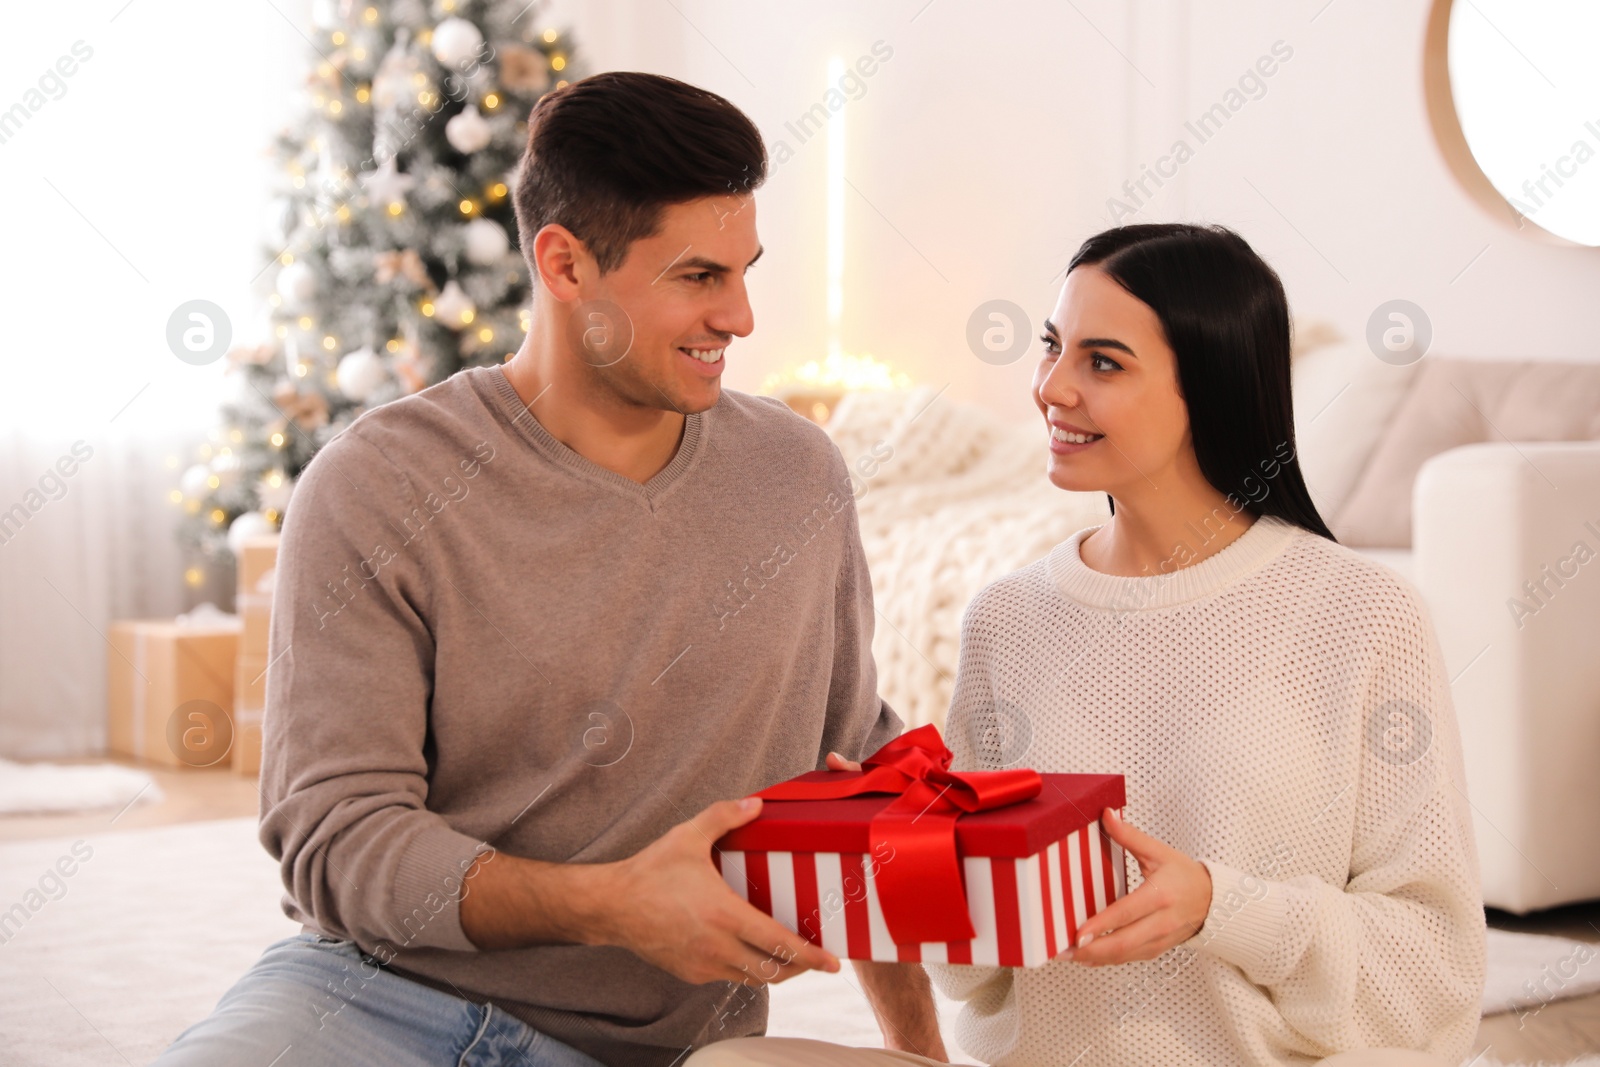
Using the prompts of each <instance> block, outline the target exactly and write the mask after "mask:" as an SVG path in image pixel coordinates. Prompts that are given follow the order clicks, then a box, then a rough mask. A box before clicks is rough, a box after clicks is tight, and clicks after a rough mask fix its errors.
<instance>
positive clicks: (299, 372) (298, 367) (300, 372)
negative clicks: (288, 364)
mask: <svg viewBox="0 0 1600 1067" xmlns="http://www.w3.org/2000/svg"><path fill="white" fill-rule="evenodd" d="M308 370H310V368H309V367H307V366H306V365H305V364H304V363H296V364H295V365H294V376H295V377H296V378H304V377H305V376H306V371H308Z"/></svg>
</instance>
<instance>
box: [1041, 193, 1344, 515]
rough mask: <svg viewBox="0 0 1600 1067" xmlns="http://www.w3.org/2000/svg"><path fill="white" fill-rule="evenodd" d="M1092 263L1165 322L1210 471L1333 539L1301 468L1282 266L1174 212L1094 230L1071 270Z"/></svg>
mask: <svg viewBox="0 0 1600 1067" xmlns="http://www.w3.org/2000/svg"><path fill="white" fill-rule="evenodd" d="M1089 266H1092V267H1095V268H1096V269H1098V270H1102V271H1104V272H1105V273H1106V274H1108V275H1109V276H1110V277H1111V278H1113V279H1114V280H1115V281H1116V282H1117V284H1119V285H1121V286H1122V288H1124V289H1126V290H1127V291H1128V292H1129V293H1130V294H1132V295H1133V296H1134V297H1135V298H1137V299H1138V300H1140V301H1141V302H1143V303H1144V304H1146V305H1148V306H1149V307H1150V309H1151V310H1152V311H1154V312H1155V313H1156V317H1157V318H1158V319H1160V320H1161V327H1162V329H1163V330H1165V331H1166V336H1167V344H1169V345H1171V346H1172V351H1173V353H1174V354H1175V355H1176V357H1177V360H1178V385H1179V387H1180V388H1181V389H1182V391H1183V399H1184V403H1185V404H1186V405H1187V407H1188V409H1189V427H1190V433H1191V436H1192V437H1193V438H1194V453H1195V458H1196V459H1197V460H1198V461H1199V463H1200V472H1201V473H1202V474H1204V475H1205V478H1206V481H1208V482H1210V483H1211V484H1212V485H1213V486H1214V487H1216V489H1217V490H1218V491H1219V492H1221V493H1225V494H1227V495H1228V496H1230V497H1232V498H1233V501H1234V503H1235V504H1236V505H1237V504H1243V505H1244V508H1243V510H1246V511H1249V512H1250V513H1251V514H1253V515H1256V516H1258V517H1259V516H1261V515H1275V516H1277V517H1278V518H1280V519H1283V520H1285V521H1287V522H1292V523H1294V524H1295V525H1296V526H1299V527H1302V528H1303V529H1306V530H1309V531H1310V532H1312V533H1314V534H1319V535H1321V536H1322V537H1326V538H1327V539H1328V540H1330V541H1334V540H1337V539H1336V538H1335V537H1334V536H1333V533H1332V532H1331V531H1329V529H1328V526H1327V524H1326V523H1325V522H1323V521H1322V516H1321V515H1319V514H1317V508H1316V505H1315V504H1313V503H1312V502H1311V494H1310V493H1309V492H1308V491H1307V490H1306V483H1305V479H1304V478H1303V477H1302V476H1301V474H1300V462H1299V458H1298V453H1297V452H1296V451H1295V441H1294V406H1293V398H1292V395H1291V393H1290V388H1289V340H1290V338H1289V330H1290V327H1289V301H1288V299H1287V298H1286V297H1285V296H1284V292H1283V283H1282V282H1281V281H1279V280H1278V275H1277V274H1276V272H1274V271H1273V269H1272V268H1271V267H1269V266H1267V264H1266V262H1265V261H1264V260H1263V259H1262V258H1261V257H1260V256H1258V255H1256V253H1255V250H1254V249H1252V248H1251V247H1250V246H1249V245H1248V244H1246V243H1245V240H1244V238H1242V237H1240V236H1239V235H1238V234H1236V233H1234V232H1233V231H1232V230H1230V229H1228V228H1227V227H1225V226H1193V225H1188V224H1186V223H1177V222H1171V223H1148V224H1144V225H1138V226H1120V227H1118V228H1116V229H1113V230H1106V231H1105V232H1104V233H1097V234H1095V235H1094V236H1093V237H1091V238H1089V239H1088V240H1087V241H1085V242H1083V247H1081V248H1079V249H1078V252H1077V254H1076V255H1074V256H1073V257H1072V262H1071V263H1070V264H1068V266H1067V272H1068V273H1069V274H1070V273H1071V272H1072V271H1073V270H1075V269H1077V268H1078V267H1089ZM1285 456H1287V458H1285ZM1115 509H1116V504H1115V502H1113V503H1112V510H1113V512H1114V511H1115Z"/></svg>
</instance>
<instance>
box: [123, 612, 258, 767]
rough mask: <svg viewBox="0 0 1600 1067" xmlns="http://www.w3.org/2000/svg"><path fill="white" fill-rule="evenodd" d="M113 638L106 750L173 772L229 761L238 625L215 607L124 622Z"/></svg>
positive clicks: (237, 622) (231, 741)
mask: <svg viewBox="0 0 1600 1067" xmlns="http://www.w3.org/2000/svg"><path fill="white" fill-rule="evenodd" d="M109 637H110V643H111V654H110V655H109V656H107V657H106V659H107V674H108V677H107V707H106V747H107V748H108V749H109V750H110V751H112V752H117V753H121V754H123V755H127V756H132V757H134V758H135V759H141V760H149V761H152V762H155V763H165V764H168V765H170V766H174V767H209V766H213V765H215V764H218V763H220V762H221V761H222V760H223V759H225V758H226V757H227V755H228V752H229V750H230V749H231V748H232V745H233V720H232V715H233V683H234V677H233V673H234V659H235V656H236V654H237V649H238V644H239V620H238V619H236V618H234V617H233V616H231V615H225V614H223V613H221V612H219V611H216V610H215V609H211V610H210V611H196V612H192V613H190V614H189V615H187V616H179V617H178V618H177V619H134V620H124V621H120V622H114V623H112V624H111V630H110V634H109Z"/></svg>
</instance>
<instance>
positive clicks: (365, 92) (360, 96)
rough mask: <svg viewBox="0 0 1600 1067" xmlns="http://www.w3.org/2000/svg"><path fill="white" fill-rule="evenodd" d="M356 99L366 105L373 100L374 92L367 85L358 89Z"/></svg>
mask: <svg viewBox="0 0 1600 1067" xmlns="http://www.w3.org/2000/svg"><path fill="white" fill-rule="evenodd" d="M356 99H357V100H359V101H361V102H362V103H363V104H365V103H366V102H367V101H369V100H371V99H372V90H371V89H368V88H367V87H366V86H365V85H363V86H361V87H359V88H358V89H356Z"/></svg>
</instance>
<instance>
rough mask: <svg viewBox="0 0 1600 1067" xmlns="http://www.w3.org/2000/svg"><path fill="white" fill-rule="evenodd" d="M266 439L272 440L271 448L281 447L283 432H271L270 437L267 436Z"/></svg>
mask: <svg viewBox="0 0 1600 1067" xmlns="http://www.w3.org/2000/svg"><path fill="white" fill-rule="evenodd" d="M268 440H270V441H271V442H272V447H273V448H282V447H283V434H281V433H275V434H273V435H272V436H271V437H270V438H268Z"/></svg>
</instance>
